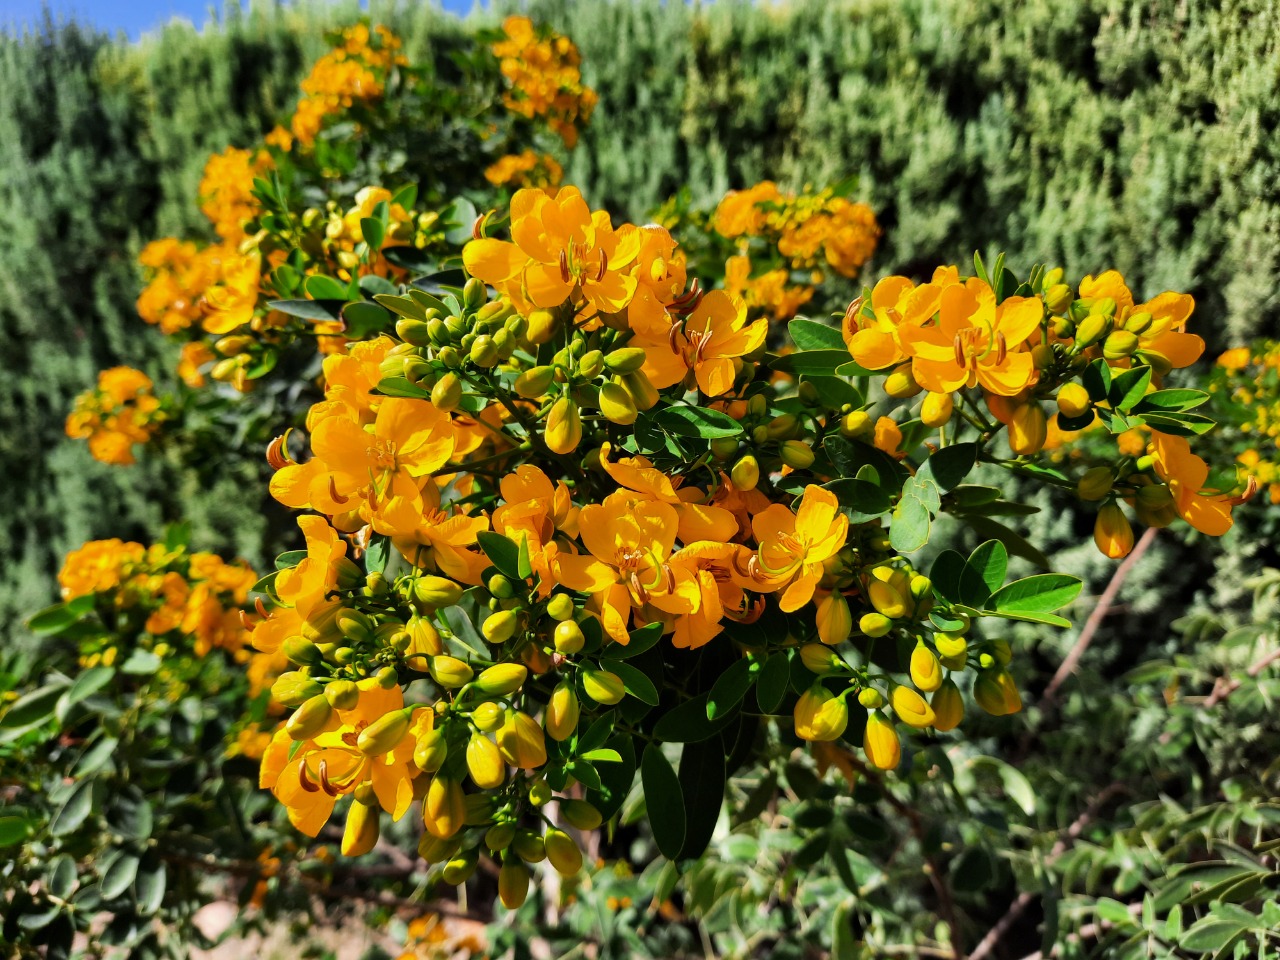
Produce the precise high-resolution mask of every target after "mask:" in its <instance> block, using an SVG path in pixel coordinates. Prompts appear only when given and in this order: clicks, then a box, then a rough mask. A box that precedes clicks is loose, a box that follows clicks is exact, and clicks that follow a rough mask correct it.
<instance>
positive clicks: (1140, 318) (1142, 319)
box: [1124, 310, 1154, 334]
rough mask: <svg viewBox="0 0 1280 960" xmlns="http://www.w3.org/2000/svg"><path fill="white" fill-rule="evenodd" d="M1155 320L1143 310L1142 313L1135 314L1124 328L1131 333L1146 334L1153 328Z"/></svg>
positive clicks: (1125, 323) (1126, 322)
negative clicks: (1152, 324)
mask: <svg viewBox="0 0 1280 960" xmlns="http://www.w3.org/2000/svg"><path fill="white" fill-rule="evenodd" d="M1153 319H1154V318H1153V317H1152V316H1151V314H1150V313H1148V312H1147V311H1145V310H1143V311H1142V312H1141V313H1135V314H1133V316H1131V317H1129V319H1128V320H1126V321H1125V322H1124V328H1125V330H1127V331H1128V332H1129V333H1136V334H1141V333H1146V332H1147V329H1148V328H1149V327H1150V326H1151V322H1152V320H1153Z"/></svg>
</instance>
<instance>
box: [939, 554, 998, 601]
mask: <svg viewBox="0 0 1280 960" xmlns="http://www.w3.org/2000/svg"><path fill="white" fill-rule="evenodd" d="M929 579H930V580H932V581H933V590H934V592H935V593H936V594H937V595H938V596H940V597H942V598H943V599H944V600H948V601H950V602H951V603H963V604H965V605H966V606H970V607H981V606H982V605H983V604H985V603H986V602H987V598H988V597H990V596H991V591H990V590H988V589H987V585H986V582H985V581H984V580H983V579H982V574H981V573H979V572H978V569H977V568H976V567H975V566H973V565H971V564H970V563H969V562H968V561H967V560H965V558H964V557H963V556H961V555H960V554H959V553H957V552H956V551H954V550H943V551H942V552H941V553H939V554H938V557H937V559H935V560H934V561H933V566H932V567H931V568H930V569H929Z"/></svg>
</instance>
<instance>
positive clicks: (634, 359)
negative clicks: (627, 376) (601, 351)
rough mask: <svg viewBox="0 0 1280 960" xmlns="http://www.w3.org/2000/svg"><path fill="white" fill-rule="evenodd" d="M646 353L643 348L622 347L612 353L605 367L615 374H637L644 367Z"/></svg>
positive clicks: (605, 360)
mask: <svg viewBox="0 0 1280 960" xmlns="http://www.w3.org/2000/svg"><path fill="white" fill-rule="evenodd" d="M646 359H647V358H646V356H645V352H644V350H643V348H641V347H621V348H619V349H617V350H612V351H610V353H609V355H608V356H606V357H605V358H604V365H605V366H606V367H608V368H609V369H610V370H612V371H613V372H614V373H635V372H636V371H637V370H639V369H640V368H641V367H643V366H644V362H645V360H646Z"/></svg>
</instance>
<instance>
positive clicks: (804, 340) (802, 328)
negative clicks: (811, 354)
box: [787, 317, 849, 362]
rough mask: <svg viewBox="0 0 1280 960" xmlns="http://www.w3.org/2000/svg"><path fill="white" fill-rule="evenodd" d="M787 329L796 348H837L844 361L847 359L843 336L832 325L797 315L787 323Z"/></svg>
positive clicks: (847, 354)
mask: <svg viewBox="0 0 1280 960" xmlns="http://www.w3.org/2000/svg"><path fill="white" fill-rule="evenodd" d="M787 331H788V332H789V333H790V334H791V341H792V343H794V344H795V345H796V349H797V350H839V351H841V352H842V353H843V354H844V362H848V360H849V351H848V350H847V349H846V348H845V344H844V337H843V336H841V334H840V331H839V330H837V329H835V328H834V327H829V326H827V325H826V324H825V323H818V322H816V321H814V320H806V319H805V318H804V317H797V318H796V319H794V320H792V321H791V322H790V323H789V324H787Z"/></svg>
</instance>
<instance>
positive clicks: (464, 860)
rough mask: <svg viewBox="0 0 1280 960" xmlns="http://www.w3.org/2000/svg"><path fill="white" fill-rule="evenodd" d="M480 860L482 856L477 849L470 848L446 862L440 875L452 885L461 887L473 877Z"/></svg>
mask: <svg viewBox="0 0 1280 960" xmlns="http://www.w3.org/2000/svg"><path fill="white" fill-rule="evenodd" d="M479 862H480V857H479V855H478V854H477V853H476V851H474V850H468V851H466V852H465V853H460V854H459V855H458V856H456V857H454V858H453V859H452V860H450V861H449V862H448V863H446V864H445V865H444V870H443V871H442V872H441V874H440V875H441V877H442V878H443V879H444V882H445V883H447V884H449V885H450V886H454V887H460V886H462V884H464V883H466V882H467V881H468V880H470V879H471V877H472V875H473V874H474V873H475V872H476V865H477V864H478V863H479Z"/></svg>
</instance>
